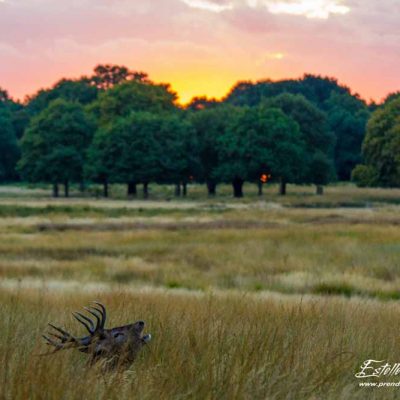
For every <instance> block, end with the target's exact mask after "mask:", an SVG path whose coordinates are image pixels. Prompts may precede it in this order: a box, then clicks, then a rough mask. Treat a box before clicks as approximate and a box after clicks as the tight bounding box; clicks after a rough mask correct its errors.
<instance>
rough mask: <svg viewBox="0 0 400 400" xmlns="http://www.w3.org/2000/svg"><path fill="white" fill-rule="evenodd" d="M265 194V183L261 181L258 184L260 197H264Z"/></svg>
mask: <svg viewBox="0 0 400 400" xmlns="http://www.w3.org/2000/svg"><path fill="white" fill-rule="evenodd" d="M262 194H263V183H262V182H261V181H260V182H258V195H259V196H262Z"/></svg>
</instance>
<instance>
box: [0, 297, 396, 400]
mask: <svg viewBox="0 0 400 400" xmlns="http://www.w3.org/2000/svg"><path fill="white" fill-rule="evenodd" d="M99 298H101V300H102V301H104V302H105V303H106V304H107V306H108V309H109V313H110V321H109V322H108V326H112V325H117V324H122V323H128V322H132V321H135V320H137V319H141V318H143V319H145V320H146V323H147V325H146V332H151V333H152V334H153V335H154V339H153V341H152V342H151V343H150V344H149V345H148V347H146V348H144V349H143V351H142V353H141V355H140V357H139V359H138V360H137V362H136V363H135V364H134V365H133V366H132V367H131V369H129V370H128V371H124V372H123V373H119V374H109V375H107V376H105V375H102V373H101V372H100V371H99V370H98V369H88V368H87V365H86V363H85V357H86V356H85V355H84V354H81V353H78V352H74V351H70V352H68V351H65V352H60V353H58V354H56V355H52V356H48V357H44V358H40V357H37V354H39V353H41V352H43V351H45V350H46V349H45V346H44V345H42V344H41V343H40V340H39V338H40V334H41V333H42V332H43V330H45V326H46V323H47V322H48V321H53V322H56V323H58V324H61V325H65V326H66V327H67V328H68V329H69V330H71V331H72V332H74V333H78V332H80V333H83V332H82V331H80V329H79V327H78V326H77V324H76V323H73V322H72V319H71V317H70V316H69V315H70V314H69V313H70V312H71V311H73V310H76V309H79V308H80V307H81V306H82V305H84V304H86V303H87V302H88V301H90V300H93V299H99ZM0 300H1V304H2V307H1V310H0V318H1V321H2V334H1V336H0V382H1V383H0V387H1V396H2V398H4V399H13V400H25V399H61V398H62V399H66V400H69V399H107V400H108V399H132V398H141V399H154V398H159V399H193V398H194V399H266V398H268V399H322V398H323V399H339V398H347V399H364V398H366V397H367V396H368V398H376V399H383V398H384V399H392V398H393V399H394V398H397V396H398V393H397V390H398V389H396V388H392V389H375V391H373V389H371V388H360V387H359V386H358V381H357V379H356V378H355V377H354V374H355V372H356V371H358V369H359V366H360V365H361V363H362V362H363V361H364V360H365V359H367V358H369V357H371V356H373V357H374V358H376V359H382V360H383V359H389V360H391V361H392V362H394V361H398V360H400V349H399V346H398V333H397V329H390V328H391V327H393V326H398V324H399V323H400V312H399V310H398V307H397V304H395V303H384V304H380V303H379V302H376V301H360V300H357V299H353V300H344V299H341V298H329V299H322V298H318V297H307V296H306V297H304V298H300V297H298V296H294V297H288V296H268V295H265V296H262V295H243V294H211V293H209V294H193V295H191V294H190V293H187V292H186V293H176V292H161V291H151V290H150V291H144V292H141V293H134V292H127V291H125V292H123V291H120V292H119V291H115V292H100V293H89V294H84V293H78V292H75V291H73V292H68V291H67V292H61V293H60V291H58V292H52V291H50V292H44V291H36V290H24V291H23V292H22V291H20V292H13V293H12V294H10V292H8V291H5V292H4V291H1V292H0Z"/></svg>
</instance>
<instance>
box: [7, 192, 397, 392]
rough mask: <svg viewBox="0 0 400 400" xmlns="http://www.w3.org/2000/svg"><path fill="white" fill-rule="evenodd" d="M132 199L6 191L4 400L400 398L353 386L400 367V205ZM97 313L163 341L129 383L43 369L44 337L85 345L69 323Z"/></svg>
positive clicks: (349, 198) (376, 199)
mask: <svg viewBox="0 0 400 400" xmlns="http://www.w3.org/2000/svg"><path fill="white" fill-rule="evenodd" d="M122 189H123V188H116V189H115V195H114V196H113V199H111V200H101V199H90V198H89V197H84V198H79V197H78V196H77V194H75V196H74V197H73V198H72V199H69V200H65V199H58V200H53V199H51V198H49V197H47V196H48V192H47V190H44V188H39V189H38V188H36V189H30V188H21V187H12V188H9V187H8V188H7V187H5V188H1V190H0V217H1V218H0V239H1V240H0V254H1V257H0V304H1V308H0V321H1V323H0V330H1V334H0V399H3V398H4V399H7V400H8V399H82V398H85V399H114V398H115V399H128V398H129V399H131V398H143V399H154V398H160V399H171V398H173V399H339V398H340V399H342V398H343V399H358V398H359V399H364V398H376V399H392V398H393V399H394V398H398V397H399V388H379V389H378V388H372V387H368V388H367V387H359V385H358V384H359V380H357V379H356V378H355V377H354V374H355V373H356V372H357V371H358V370H359V367H360V365H361V364H362V363H363V362H364V360H366V359H369V358H374V359H375V360H388V362H389V363H395V362H400V346H399V335H398V328H397V327H398V326H399V325H400V309H399V306H398V300H399V299H400V290H399V288H400V229H399V226H400V205H399V204H400V191H399V190H379V189H357V188H354V187H353V186H350V185H345V186H334V187H330V188H328V189H327V191H326V195H325V196H315V195H314V194H313V188H311V187H289V189H290V195H289V196H287V197H285V198H280V197H278V196H277V195H276V188H275V187H272V188H269V189H268V190H266V191H265V194H264V196H263V197H261V198H259V197H257V196H256V189H255V188H254V187H253V186H250V185H249V186H248V187H246V188H245V189H246V192H247V193H248V197H246V198H245V199H243V200H233V199H231V198H230V197H229V187H222V188H221V189H220V195H219V196H218V197H217V198H216V199H207V198H206V197H205V196H204V193H203V192H204V188H201V187H191V188H190V191H189V197H188V198H187V199H184V200H183V199H181V200H173V199H170V198H169V191H168V190H169V189H168V188H157V187H155V188H154V189H153V191H152V198H151V199H150V200H149V201H143V200H140V199H139V200H134V201H124V200H122V199H119V194H118V193H119V192H118V190H119V191H121V193H122ZM171 190H172V188H171ZM96 299H97V300H100V301H102V302H104V303H105V304H106V305H107V307H108V309H109V312H110V321H109V322H108V324H107V325H108V326H112V325H119V324H123V323H129V322H133V321H135V320H138V319H144V320H145V321H146V323H147V326H146V332H151V333H152V334H153V336H154V340H153V342H151V343H150V344H149V346H147V347H146V348H145V349H144V350H143V351H142V353H141V355H140V357H139V359H138V360H137V362H136V363H135V364H134V365H133V366H132V368H131V369H130V370H128V371H124V372H123V373H118V374H108V375H107V376H104V374H102V373H100V372H99V371H98V370H96V369H95V368H94V369H88V368H87V366H86V363H85V356H84V355H82V354H80V353H78V352H65V353H62V352H61V353H59V354H57V355H54V356H51V357H45V358H42V357H37V354H39V353H41V352H43V351H44V350H45V346H44V345H43V344H42V343H41V340H40V337H41V333H42V332H44V330H45V329H46V323H47V322H49V321H53V322H54V323H56V324H59V325H64V326H66V327H67V328H68V329H70V330H71V331H72V332H76V333H78V332H80V327H79V326H77V324H76V322H75V323H74V322H73V321H72V317H71V316H70V313H71V312H72V311H75V310H77V309H79V308H81V307H82V306H83V305H86V304H87V303H88V302H89V301H91V300H96ZM80 333H83V332H80ZM389 380H390V381H396V377H391V378H386V379H385V378H383V381H389ZM397 380H398V379H397ZM372 381H374V380H372ZM375 381H376V382H381V381H382V378H380V379H375ZM375 381H374V382H375Z"/></svg>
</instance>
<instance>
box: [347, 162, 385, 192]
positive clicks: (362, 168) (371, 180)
mask: <svg viewBox="0 0 400 400" xmlns="http://www.w3.org/2000/svg"><path fill="white" fill-rule="evenodd" d="M378 178H379V177H378V171H377V170H376V169H375V168H374V167H372V166H371V165H362V164H359V165H357V166H356V167H355V168H354V169H353V172H352V173H351V180H352V181H353V182H354V183H355V184H356V185H357V186H358V187H370V186H376V185H377V184H378Z"/></svg>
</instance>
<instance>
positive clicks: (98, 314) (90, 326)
mask: <svg viewBox="0 0 400 400" xmlns="http://www.w3.org/2000/svg"><path fill="white" fill-rule="evenodd" d="M93 304H96V305H97V306H98V307H99V308H97V307H94V306H90V307H84V309H85V310H86V311H87V312H88V313H90V314H91V315H93V316H94V317H95V318H96V324H95V323H94V322H93V320H92V319H90V318H89V317H87V316H86V315H84V314H82V313H80V312H74V313H72V315H73V316H74V318H75V319H76V320H77V321H78V322H80V323H81V324H82V325H83V326H84V327H85V328H86V329H87V331H88V332H89V334H90V335H89V336H87V337H84V338H76V337H74V336H72V335H71V334H70V333H69V332H67V331H65V330H64V329H62V328H59V327H57V326H55V325H52V324H49V326H50V327H51V328H53V330H55V331H56V332H47V335H50V336H52V337H54V338H55V339H58V340H55V339H52V338H50V337H49V336H47V335H43V338H44V339H45V340H46V344H47V345H49V346H53V347H54V348H55V349H54V351H53V352H51V353H48V354H52V353H55V352H57V351H59V350H63V349H68V348H71V347H81V348H82V350H83V349H85V348H87V347H88V346H89V345H90V343H91V341H92V339H93V337H94V336H96V335H97V334H99V333H101V332H103V330H104V326H105V323H106V318H107V312H106V308H105V306H104V305H103V304H101V303H99V302H97V301H94V302H93Z"/></svg>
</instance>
